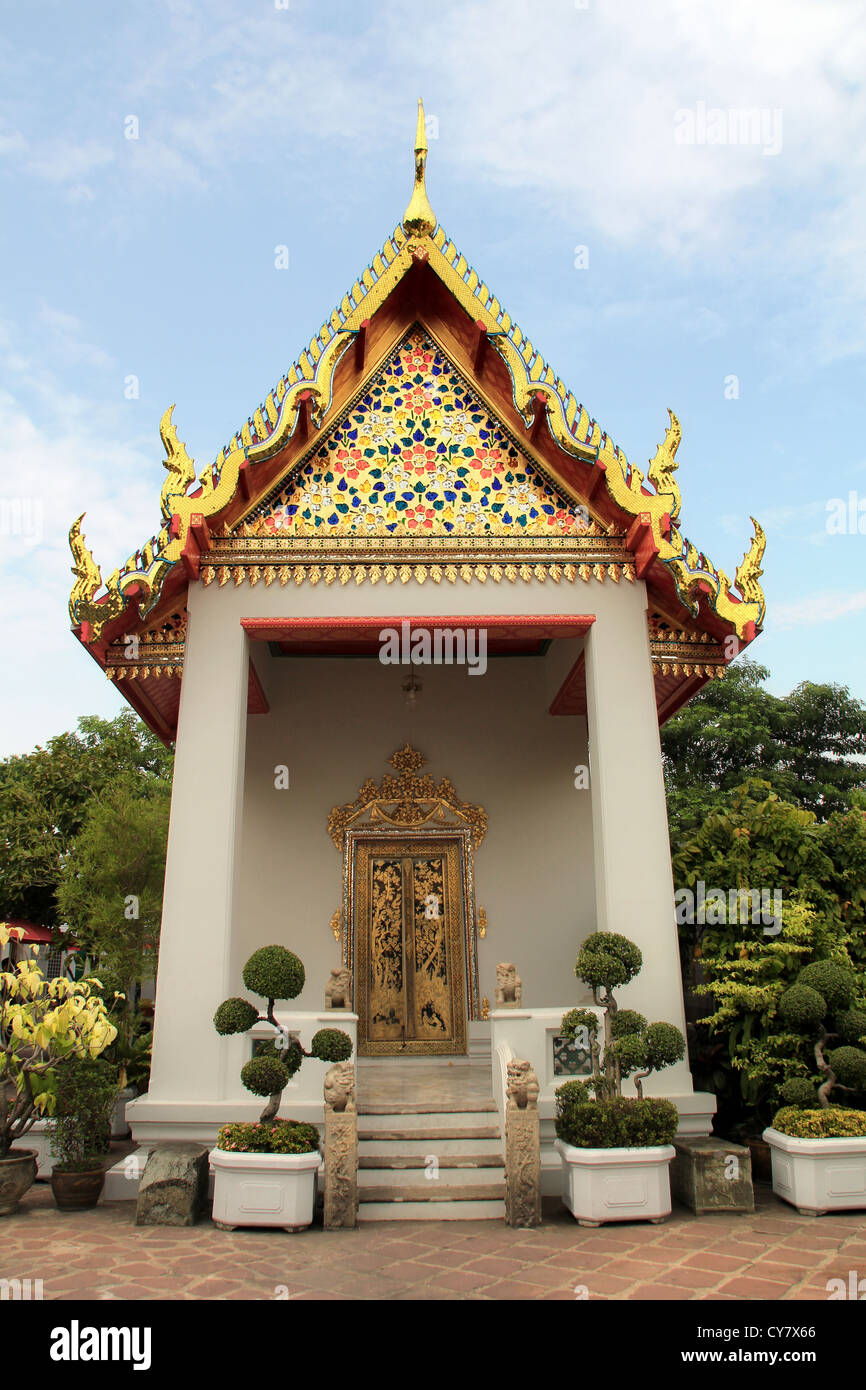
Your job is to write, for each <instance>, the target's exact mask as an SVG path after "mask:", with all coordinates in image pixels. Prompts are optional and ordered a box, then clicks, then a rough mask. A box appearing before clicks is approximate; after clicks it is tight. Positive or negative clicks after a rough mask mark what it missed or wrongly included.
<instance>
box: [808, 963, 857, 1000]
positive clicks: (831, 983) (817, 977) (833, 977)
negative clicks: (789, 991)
mask: <svg viewBox="0 0 866 1390" xmlns="http://www.w3.org/2000/svg"><path fill="white" fill-rule="evenodd" d="M797 984H798V985H808V986H809V988H810V989H816V990H817V991H818V993H819V994H822V995H823V996H824V998H825V999H826V1001H827V1008H828V1010H829V1011H830V1013H836V1012H837V1011H838V1010H839V1009H847V1008H848V1006H849V1004H850V1003H851V1000H852V999H853V998H854V994H855V992H856V989H857V977H856V975H855V974H854V971H853V970H852V969H851V967H850V966H849V965H843V964H842V962H841V961H838V960H813V961H812V964H811V965H804V967H803V969H802V970H801V971H800V973H799V975H798V976H797Z"/></svg>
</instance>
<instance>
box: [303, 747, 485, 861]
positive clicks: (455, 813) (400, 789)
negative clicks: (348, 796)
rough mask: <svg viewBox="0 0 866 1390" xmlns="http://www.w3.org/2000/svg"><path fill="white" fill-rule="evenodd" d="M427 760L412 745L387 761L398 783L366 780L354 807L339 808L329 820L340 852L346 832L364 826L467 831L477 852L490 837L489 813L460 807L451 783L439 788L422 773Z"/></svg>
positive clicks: (387, 779)
mask: <svg viewBox="0 0 866 1390" xmlns="http://www.w3.org/2000/svg"><path fill="white" fill-rule="evenodd" d="M426 761H427V759H426V758H425V757H424V756H423V754H422V753H419V752H418V749H417V748H412V747H411V746H410V745H409V744H408V743H407V744H406V745H405V747H403V748H399V749H398V750H397V752H396V753H394V754H393V755H392V757H391V758H389V762H390V763H391V765H392V767H394V768H395V769H396V770H397V774H398V775H397V776H396V777H390V776H387V775H386V776H385V777H383V778H382V779H381V781H379V782H376V781H374V780H373V778H371V777H370V778H368V779H367V780H366V782H364V784H363V786H362V787H361V788H360V790H359V792H358V795H357V796H356V797H355V799H354V801H350V802H348V803H347V804H346V805H344V806H335V807H334V808H333V810H332V811H331V814H330V815H329V816H328V834H329V835H330V837H331V839H332V840H333V842H334V844H335V845H336V846H337V848H338V849H340V848H341V846H342V843H343V834H344V832H345V831H346V830H349V829H357V828H358V827H359V826H361V825H368V824H369V825H376V826H378V827H385V826H392V827H394V828H395V829H406V828H407V827H410V826H411V827H413V828H415V829H420V828H421V827H423V826H427V825H435V826H436V827H437V828H441V827H442V825H443V824H447V823H449V822H450V823H451V824H452V825H465V826H468V828H469V830H470V832H471V836H472V842H473V845H474V847H475V848H476V849H477V848H478V846H479V845H480V844H481V842H482V840H483V839H484V836H485V835H486V833H487V813H486V811H485V810H484V808H483V806H475V805H473V804H472V803H471V802H468V801H461V800H460V798H459V797H458V795H457V793H456V791H455V790H454V788H453V786H452V785H451V783H450V782H449V780H448V778H447V777H442V778H440V779H439V781H438V782H437V781H436V780H435V779H434V778H433V777H431V776H429V775H425V776H421V774H420V769H421V767H422V766H423V764H424V763H426Z"/></svg>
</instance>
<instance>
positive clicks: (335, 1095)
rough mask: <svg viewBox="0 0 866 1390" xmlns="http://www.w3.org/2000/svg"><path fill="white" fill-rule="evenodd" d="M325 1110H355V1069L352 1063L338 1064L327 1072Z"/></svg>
mask: <svg viewBox="0 0 866 1390" xmlns="http://www.w3.org/2000/svg"><path fill="white" fill-rule="evenodd" d="M325 1109H326V1110H336V1111H338V1112H339V1111H342V1110H346V1111H348V1110H354V1109H355V1068H354V1067H353V1066H352V1063H351V1062H336V1063H335V1064H334V1066H332V1067H329V1069H328V1070H327V1071H326V1072H325Z"/></svg>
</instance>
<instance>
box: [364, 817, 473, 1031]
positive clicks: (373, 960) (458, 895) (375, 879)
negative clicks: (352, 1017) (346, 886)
mask: <svg viewBox="0 0 866 1390" xmlns="http://www.w3.org/2000/svg"><path fill="white" fill-rule="evenodd" d="M350 853H351V857H352V872H351V882H352V885H353V888H352V902H351V922H352V937H353V947H354V949H353V958H354V975H355V1009H356V1011H357V1013H358V1016H359V1023H358V1051H359V1054H360V1055H361V1056H368V1057H375V1056H387V1055H400V1056H419V1055H420V1056H425V1055H435V1054H442V1053H465V1051H466V1003H465V999H466V970H465V960H464V953H465V941H466V912H465V875H464V871H463V870H464V864H465V857H466V845H465V841H464V840H463V838H462V836H460V835H459V834H458V835H455V834H454V833H453V832H452V833H450V834H447V833H442V832H440V833H436V832H433V833H432V834H430V833H427V834H423V833H418V834H412V833H403V834H400V833H394V832H390V833H388V832H386V833H378V834H374V835H370V834H363V833H362V832H355V833H354V834H352V836H351V839H350Z"/></svg>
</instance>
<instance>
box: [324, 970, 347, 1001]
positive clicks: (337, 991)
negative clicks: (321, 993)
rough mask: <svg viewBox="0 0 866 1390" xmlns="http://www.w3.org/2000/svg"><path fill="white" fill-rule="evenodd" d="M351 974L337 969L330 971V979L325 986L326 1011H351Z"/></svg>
mask: <svg viewBox="0 0 866 1390" xmlns="http://www.w3.org/2000/svg"><path fill="white" fill-rule="evenodd" d="M351 1007H352V972H351V970H346V969H339V970H332V971H331V978H330V980H329V981H328V983H327V984H326V985H325V1008H326V1009H351Z"/></svg>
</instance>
